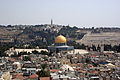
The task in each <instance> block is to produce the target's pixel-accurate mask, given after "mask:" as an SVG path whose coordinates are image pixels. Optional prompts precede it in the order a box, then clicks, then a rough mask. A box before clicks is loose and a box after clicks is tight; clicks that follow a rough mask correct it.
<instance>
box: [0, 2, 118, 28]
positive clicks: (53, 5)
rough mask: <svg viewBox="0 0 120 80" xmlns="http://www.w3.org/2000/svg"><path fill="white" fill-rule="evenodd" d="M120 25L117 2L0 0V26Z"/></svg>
mask: <svg viewBox="0 0 120 80" xmlns="http://www.w3.org/2000/svg"><path fill="white" fill-rule="evenodd" d="M51 19H53V22H54V24H61V25H68V24H69V25H70V26H77V27H109V26H110V27H113V26H115V27H116V26H117V27H119V26H120V0H0V24H1V25H8V24H11V25H19V24H27V25H30V24H49V23H50V20H51Z"/></svg>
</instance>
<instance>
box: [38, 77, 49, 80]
mask: <svg viewBox="0 0 120 80" xmlns="http://www.w3.org/2000/svg"><path fill="white" fill-rule="evenodd" d="M39 79H40V80H50V77H40V78H39Z"/></svg>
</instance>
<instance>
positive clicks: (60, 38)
mask: <svg viewBox="0 0 120 80" xmlns="http://www.w3.org/2000/svg"><path fill="white" fill-rule="evenodd" d="M66 42H67V40H66V38H65V37H64V36H62V35H59V36H57V37H56V38H55V43H66Z"/></svg>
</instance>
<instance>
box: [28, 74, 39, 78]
mask: <svg viewBox="0 0 120 80" xmlns="http://www.w3.org/2000/svg"><path fill="white" fill-rule="evenodd" d="M29 78H30V79H34V78H38V75H37V74H32V75H30V76H29Z"/></svg>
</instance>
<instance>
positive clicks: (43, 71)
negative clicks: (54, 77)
mask: <svg viewBox="0 0 120 80" xmlns="http://www.w3.org/2000/svg"><path fill="white" fill-rule="evenodd" d="M37 75H38V76H39V77H50V71H49V69H48V68H47V64H42V65H41V71H38V72H37Z"/></svg>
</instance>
